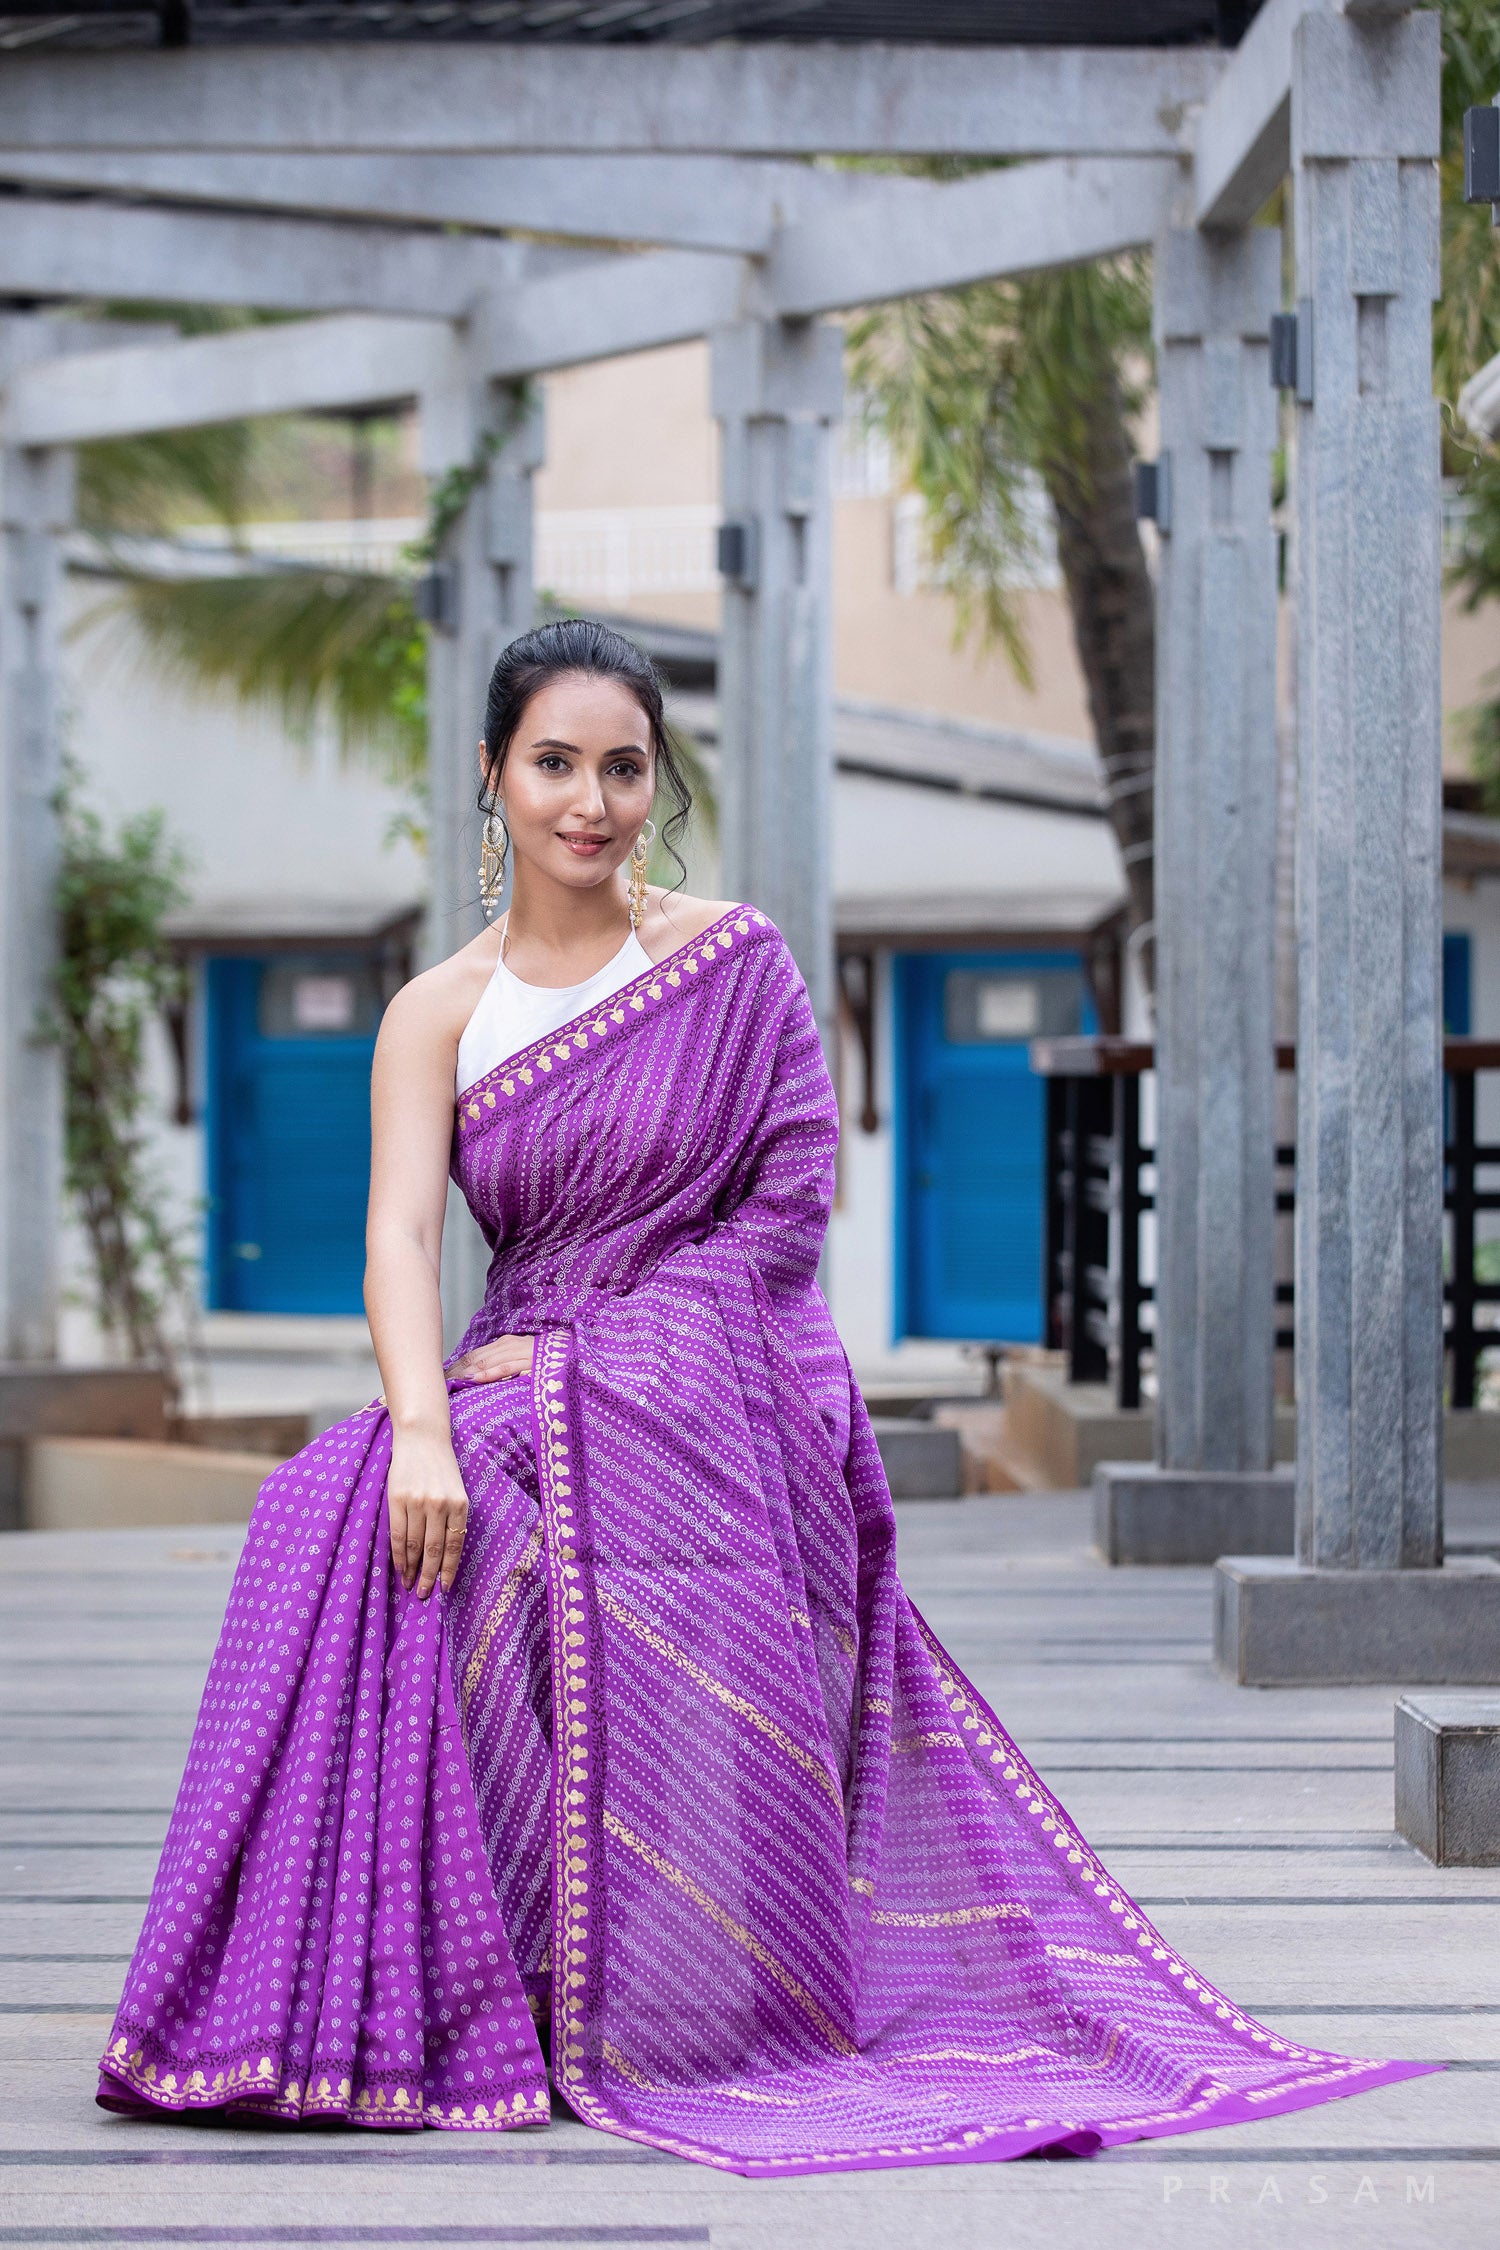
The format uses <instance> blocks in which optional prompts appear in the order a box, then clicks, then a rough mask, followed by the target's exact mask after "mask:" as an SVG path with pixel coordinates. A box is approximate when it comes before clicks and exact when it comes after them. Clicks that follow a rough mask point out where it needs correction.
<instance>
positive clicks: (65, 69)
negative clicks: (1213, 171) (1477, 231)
mask: <svg viewBox="0 0 1500 2250" xmlns="http://www.w3.org/2000/svg"><path fill="white" fill-rule="evenodd" d="M1223 69H1224V57H1223V56H1222V55H1221V54H1218V53H1216V52H1215V51H1213V50H1212V49H1208V48H1175V49H1174V48H1165V49H1154V48H1151V49H1146V48H1120V47H1114V48H1098V49H1090V48H1078V47H1051V48H1049V47H1014V48H1013V47H924V46H915V45H913V46H882V45H879V44H877V43H875V42H873V41H872V42H871V43H870V44H868V45H859V46H836V45H821V44H808V45H806V46H789V45H784V44H782V43H779V42H774V41H773V42H768V43H766V44H764V45H758V46H749V47H736V46H730V45H727V44H726V45H722V46H720V45H713V46H704V47H692V46H666V47H661V46H653V47H640V48H631V47H597V46H576V45H569V44H568V43H567V42H565V41H559V42H558V43H557V44H556V45H552V44H548V45H545V46H544V45H529V44H528V45H521V44H516V45H499V44H497V45H494V46H471V45H459V44H454V45H442V44H437V43H434V44H431V45H412V46H408V45H403V46H401V47H400V48H399V49H392V48H389V47H374V46H350V45H347V44H339V45H328V46H314V45H308V46H302V45H298V46H295V47H249V48H247V47H236V48H233V49H221V50H214V49H205V48H192V49H188V50H187V51H185V52H183V53H177V54H173V53H165V54H164V53H154V54H142V53H138V52H132V53H129V54H69V55H28V56H14V55H13V56H8V57H7V58H6V62H5V69H4V72H3V74H0V146H9V147H13V148H17V149H49V148H54V149H55V148H77V147H79V146H80V145H82V146H87V147H91V148H96V149H105V148H108V149H127V148H141V149H151V148H157V149H176V150H186V149H248V150H260V151H266V152H270V151H276V152H278V153H292V152H299V151H306V152H310V153H317V152H326V153H330V154H335V153H340V152H348V153H359V152H379V151H382V150H397V149H401V150H408V149H430V150H434V151H442V152H444V153H452V152H463V151H473V152H474V153H476V154H481V155H493V154H496V153H498V152H502V151H514V150H529V149H535V150H553V151H557V152H562V151H565V150H574V151H576V152H578V153H579V154H581V155H587V156H594V155H597V154H600V153H618V154H626V153H629V152H632V151H639V152H642V153H646V154H657V153H674V152H675V153H685V154H692V153H703V154H706V155H713V156H724V155H759V156H796V155H821V154H830V153H838V154H875V155H879V154H889V153H897V154H900V153H906V154H913V155H925V154H929V153H932V152H935V151H941V152H943V153H946V154H949V155H973V156H1173V155H1178V154H1180V153H1182V152H1183V149H1184V145H1185V144H1184V134H1185V132H1186V131H1187V129H1188V119H1189V115H1190V112H1191V111H1192V110H1193V108H1194V106H1195V105H1196V104H1198V103H1200V102H1202V101H1203V100H1204V98H1205V97H1206V96H1207V95H1208V94H1209V93H1210V91H1211V90H1212V88H1213V86H1214V85H1215V83H1216V82H1217V80H1218V78H1219V77H1220V75H1221V73H1222V71H1223Z"/></svg>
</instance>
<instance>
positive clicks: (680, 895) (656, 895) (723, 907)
mask: <svg viewBox="0 0 1500 2250" xmlns="http://www.w3.org/2000/svg"><path fill="white" fill-rule="evenodd" d="M734 911H735V901H734V900H733V899H732V898H691V897H689V896H688V894H687V893H686V892H685V891H653V892H652V893H651V894H650V909H649V911H648V913H647V916H646V919H645V921H644V923H643V926H642V928H641V931H640V939H641V943H642V945H644V947H645V949H646V951H647V952H648V953H649V954H650V956H651V958H652V960H653V961H664V960H665V959H666V957H667V955H668V954H669V953H676V952H678V951H679V950H680V948H681V947H683V946H684V945H691V944H692V942H693V940H694V938H700V937H702V935H703V933H704V931H705V930H711V929H712V928H713V926H714V924H715V922H722V921H723V919H724V917H725V915H726V914H733V913H734Z"/></svg>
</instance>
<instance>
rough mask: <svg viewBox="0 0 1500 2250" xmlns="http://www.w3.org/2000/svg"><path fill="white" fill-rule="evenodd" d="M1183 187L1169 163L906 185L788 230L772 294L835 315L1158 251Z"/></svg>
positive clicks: (1109, 163) (1073, 165)
mask: <svg viewBox="0 0 1500 2250" xmlns="http://www.w3.org/2000/svg"><path fill="white" fill-rule="evenodd" d="M1178 179H1179V167H1178V165H1177V164H1176V163H1175V162H1173V161H1171V160H1170V159H1167V158H1161V159H1157V160H1155V161H1146V162H1142V161H1141V160H1139V159H1135V160H1133V161H1130V162H1122V161H1118V160H1111V159H1109V158H1087V157H1085V158H1067V157H1055V158H1050V159H1043V160H1042V161H1041V162H1039V163H1036V164H1018V165H1015V166H1013V167H1011V168H1009V169H1007V170H1005V171H1001V172H985V173H981V174H979V175H978V177H977V178H974V179H969V180H960V181H955V182H954V183H952V184H951V185H944V186H938V185H936V184H935V183H927V182H908V183H905V184H906V185H907V186H908V187H909V188H912V189H914V190H915V193H914V195H913V196H912V198H911V200H909V201H903V203H902V204H901V205H900V206H897V207H894V208H893V207H892V206H890V205H889V204H887V203H884V202H883V200H882V199H881V198H880V197H878V196H877V197H874V198H872V199H871V201H870V203H869V204H868V205H867V204H864V203H860V204H856V205H854V206H853V208H852V209H850V210H848V211H845V212H842V213H839V214H837V215H834V216H829V217H823V218H816V219H809V220H806V221H804V222H803V223H802V224H801V225H796V226H791V227H787V228H785V229H783V231H782V233H781V235H780V236H779V237H778V240H777V244H776V248H775V250H774V251H773V253H772V256H771V260H770V267H769V273H768V279H767V294H768V296H769V299H770V302H771V304H772V305H773V306H774V308H775V310H776V311H777V312H778V313H780V314H782V315H783V316H784V317H788V318H790V317H795V316H802V315H809V316H810V315H813V314H817V313H827V312H837V311H842V310H845V309H847V308H848V307H850V306H853V305H866V304H874V303H877V302H879V301H880V300H882V299H885V298H891V297H907V296H911V295H913V294H915V293H916V292H918V291H921V290H925V289H952V288H958V287H961V286H962V285H963V284H965V283H967V282H971V281H984V280H991V279H994V278H996V277H998V276H1000V275H1004V274H1017V273H1028V272H1035V271H1037V270H1039V269H1040V268H1042V267H1044V266H1061V265H1076V264H1078V263H1080V262H1081V261H1082V260H1084V259H1087V258H1101V257H1108V256H1111V255H1112V254H1114V253H1115V252H1117V251H1121V250H1130V249H1135V248H1138V247H1139V246H1140V245H1141V244H1143V243H1148V242H1151V241H1153V240H1154V239H1155V237H1156V235H1157V234H1158V233H1159V232H1160V230H1161V228H1162V227H1163V226H1164V225H1165V224H1166V223H1167V219H1168V216H1169V210H1170V204H1171V199H1172V197H1173V195H1174V193H1175V191H1176V188H1177V183H1178Z"/></svg>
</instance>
